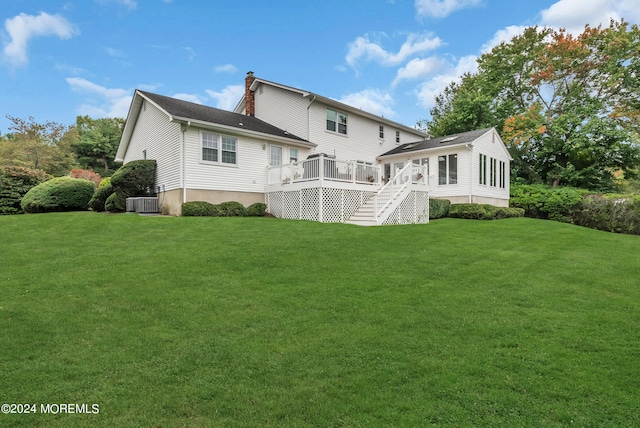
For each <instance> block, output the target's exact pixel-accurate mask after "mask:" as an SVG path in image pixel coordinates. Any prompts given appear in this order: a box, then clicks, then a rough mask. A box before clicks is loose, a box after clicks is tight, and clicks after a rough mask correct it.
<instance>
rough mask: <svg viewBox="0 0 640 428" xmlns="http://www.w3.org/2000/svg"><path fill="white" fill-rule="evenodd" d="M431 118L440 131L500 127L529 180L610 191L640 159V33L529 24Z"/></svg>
mask: <svg viewBox="0 0 640 428" xmlns="http://www.w3.org/2000/svg"><path fill="white" fill-rule="evenodd" d="M431 117H432V119H431V120H430V121H428V123H427V127H428V130H429V132H430V133H431V134H432V135H436V136H438V135H446V134H451V133H457V132H462V131H468V130H472V129H477V128H482V127H488V126H495V127H496V128H497V129H498V131H499V132H500V134H501V136H502V138H503V140H504V141H505V143H506V144H507V146H508V147H509V150H510V151H511V153H512V156H513V157H514V162H513V167H514V168H513V169H514V171H513V176H514V177H519V178H520V179H521V180H524V181H526V182H532V183H534V182H542V183H548V184H553V185H558V184H567V185H573V186H579V187H587V188H596V189H598V188H600V189H604V188H607V187H610V186H611V185H612V183H613V174H614V173H615V172H616V171H620V170H622V171H625V172H626V174H632V173H633V172H634V171H636V170H637V167H638V164H639V162H640V147H639V145H638V143H639V139H638V132H639V131H640V29H639V28H638V26H635V25H634V26H629V25H628V24H627V23H626V22H624V21H622V22H615V21H612V22H611V23H610V25H609V26H608V27H606V28H602V27H597V28H591V27H589V26H586V27H585V30H584V32H583V33H582V34H580V35H578V36H576V37H574V36H572V35H571V34H568V33H566V32H565V31H564V30H557V31H556V30H553V29H550V28H539V27H530V28H527V29H526V30H525V31H524V32H523V33H522V34H521V35H518V36H516V37H514V38H513V39H512V40H511V41H510V42H508V43H507V42H504V43H501V44H500V45H498V46H496V47H495V48H494V49H493V50H492V51H491V52H488V53H485V54H484V55H482V56H481V57H480V58H479V60H478V71H477V72H476V73H473V74H465V75H464V76H462V78H461V80H460V82H456V83H452V84H450V85H449V86H448V87H447V88H446V89H445V90H444V91H443V93H442V94H440V95H439V96H438V97H437V98H436V105H435V107H434V108H433V109H432V110H431Z"/></svg>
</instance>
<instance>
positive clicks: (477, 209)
mask: <svg viewBox="0 0 640 428" xmlns="http://www.w3.org/2000/svg"><path fill="white" fill-rule="evenodd" d="M449 217H452V218H466V219H476V220H498V219H501V218H510V217H524V209H522V208H505V207H495V206H493V205H487V204H451V206H450V207H449Z"/></svg>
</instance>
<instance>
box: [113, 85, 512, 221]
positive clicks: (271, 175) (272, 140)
mask: <svg viewBox="0 0 640 428" xmlns="http://www.w3.org/2000/svg"><path fill="white" fill-rule="evenodd" d="M449 138H450V139H449V140H447V139H446V138H440V139H433V140H429V139H428V136H427V135H426V134H424V133H423V132H421V131H418V130H416V129H413V128H411V127H408V126H405V125H402V124H400V123H397V122H394V121H391V120H388V119H386V118H383V117H381V116H376V115H373V114H370V113H367V112H364V111H362V110H360V109H358V108H356V107H353V106H349V105H346V104H343V103H340V102H338V101H335V100H332V99H330V98H326V97H323V96H321V95H318V94H314V93H312V92H308V91H304V90H301V89H297V88H292V87H289V86H285V85H281V84H278V83H274V82H270V81H267V80H263V79H259V78H256V77H255V76H254V75H253V73H252V72H249V73H247V77H246V79H245V94H244V96H243V97H242V99H241V100H240V101H239V103H238V105H237V106H236V108H235V109H234V111H233V112H229V111H224V110H220V109H215V108H212V107H207V106H203V105H200V104H195V103H190V102H187V101H182V100H178V99H174V98H170V97H166V96H162V95H158V94H153V93H149V92H145V91H140V90H136V91H135V94H134V97H133V101H132V104H131V107H130V109H129V114H128V116H127V121H126V124H125V128H124V131H123V135H122V139H121V141H120V146H119V148H118V152H117V155H116V160H118V161H123V162H125V163H126V162H129V161H131V160H135V159H155V160H156V161H157V177H156V185H157V191H158V202H159V204H160V205H161V206H162V209H163V211H164V212H167V213H169V214H176V215H178V214H180V212H181V204H182V203H183V202H187V201H209V202H212V203H220V202H224V201H230V200H234V201H238V202H241V203H243V204H244V205H249V204H251V203H253V202H264V203H266V204H267V210H268V211H269V212H270V213H272V214H273V215H275V216H277V217H285V218H303V219H309V220H316V221H325V222H352V223H356V224H393V223H415V222H426V221H428V198H429V196H432V197H433V196H437V197H445V198H449V199H451V200H452V201H453V202H459V201H465V202H467V201H473V202H487V203H493V204H495V205H506V204H508V198H509V184H508V182H509V178H508V173H509V160H510V158H509V155H508V152H507V151H506V148H505V147H504V144H503V143H502V141H501V140H500V137H499V136H498V135H497V133H496V132H495V130H492V129H487V130H481V131H473V132H471V133H464V134H460V135H458V136H451V137H449ZM483 155H484V157H482V156H483ZM441 159H444V160H441ZM483 165H486V166H483ZM436 168H438V169H436ZM481 168H484V169H482V171H484V176H483V173H482V172H481ZM440 169H441V172H438V171H440ZM474 171H475V172H474ZM483 177H484V179H483Z"/></svg>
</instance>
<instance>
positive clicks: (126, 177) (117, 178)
mask: <svg viewBox="0 0 640 428" xmlns="http://www.w3.org/2000/svg"><path fill="white" fill-rule="evenodd" d="M155 178H156V161H155V160H136V161H131V162H129V163H127V164H125V165H123V166H121V167H120V168H119V169H118V170H117V171H116V172H114V173H113V175H112V176H111V185H112V186H113V188H114V189H115V190H116V192H118V193H120V194H121V196H120V197H122V198H124V199H125V200H126V198H129V197H134V196H149V195H154V194H155Z"/></svg>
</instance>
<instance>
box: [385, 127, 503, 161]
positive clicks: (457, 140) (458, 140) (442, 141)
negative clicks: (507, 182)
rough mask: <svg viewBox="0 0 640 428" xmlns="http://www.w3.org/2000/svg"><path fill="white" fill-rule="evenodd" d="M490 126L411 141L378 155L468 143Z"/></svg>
mask: <svg viewBox="0 0 640 428" xmlns="http://www.w3.org/2000/svg"><path fill="white" fill-rule="evenodd" d="M491 129H492V128H484V129H476V130H475V131H469V132H462V133H460V134H453V135H446V136H444V137H435V138H431V139H429V140H422V141H417V142H413V143H406V144H402V145H400V146H398V147H396V148H394V149H392V150H389V151H388V152H386V153H383V154H381V155H380V157H382V156H388V155H397V154H398V153H408V152H417V151H419V150H427V149H435V148H438V147H446V146H454V145H458V144H468V143H471V142H473V141H474V140H476V139H477V138H478V137H480V136H481V135H483V134H486V133H487V132H489V130H491Z"/></svg>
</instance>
